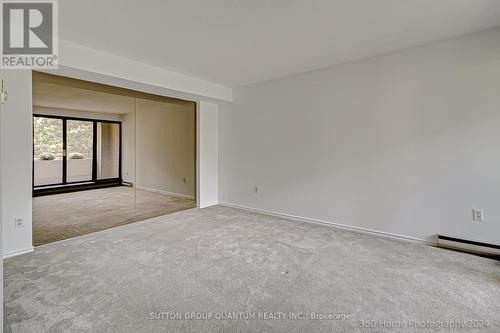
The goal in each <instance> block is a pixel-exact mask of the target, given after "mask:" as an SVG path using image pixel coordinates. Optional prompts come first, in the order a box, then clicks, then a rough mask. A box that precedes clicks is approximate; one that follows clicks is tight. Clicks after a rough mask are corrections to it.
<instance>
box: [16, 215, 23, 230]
mask: <svg viewBox="0 0 500 333" xmlns="http://www.w3.org/2000/svg"><path fill="white" fill-rule="evenodd" d="M14 225H15V227H16V228H22V227H24V219H23V218H22V217H16V218H15V219H14Z"/></svg>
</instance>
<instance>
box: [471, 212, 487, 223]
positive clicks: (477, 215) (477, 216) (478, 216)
mask: <svg viewBox="0 0 500 333" xmlns="http://www.w3.org/2000/svg"><path fill="white" fill-rule="evenodd" d="M472 220H473V221H476V222H482V221H484V212H483V210H482V209H473V210H472Z"/></svg>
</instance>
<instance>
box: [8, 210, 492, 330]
mask: <svg viewBox="0 0 500 333" xmlns="http://www.w3.org/2000/svg"><path fill="white" fill-rule="evenodd" d="M167 313H172V316H173V317H174V318H171V317H170V314H167ZM186 313H188V314H187V315H186ZM190 313H193V315H200V316H211V318H209V319H202V318H201V319H190V318H189V317H190V316H192V315H191V314H190ZM228 313H231V316H230V317H229V315H228ZM311 313H325V314H326V316H327V318H323V319H321V320H319V319H311ZM292 316H295V318H292ZM157 318H159V319H157ZM371 320H372V321H371ZM366 321H367V322H366ZM4 322H5V327H4V329H5V332H351V331H352V332H374V331H376V332H414V331H415V332H426V331H429V332H436V330H435V329H432V328H429V327H431V326H435V325H442V326H446V325H455V327H454V328H452V329H445V331H448V332H455V331H457V332H462V331H474V332H483V331H484V332H500V264H499V262H498V261H495V260H491V259H486V258H481V257H476V256H472V255H468V254H463V253H458V252H453V251H448V250H443V249H436V248H433V247H430V246H425V245H419V244H412V243H407V242H403V241H398V240H391V239H385V238H381V237H375V236H371V235H366V234H359V233H354V232H348V231H342V230H338V229H335V228H332V227H328V226H322V225H315V224H307V223H301V222H294V221H287V220H284V219H279V218H273V217H269V216H265V215H260V214H253V213H249V212H245V211H240V210H236V209H231V208H226V207H220V206H218V207H212V208H208V209H202V210H199V209H191V210H187V211H183V212H178V213H174V214H171V215H169V216H167V217H161V218H156V219H153V220H149V221H145V222H138V223H134V224H130V225H126V226H121V227H117V228H113V229H108V230H105V231H101V232H97V233H94V234H89V235H85V236H81V237H77V238H73V239H70V240H67V241H62V242H59V243H53V244H48V245H44V246H41V247H39V248H37V249H36V250H35V253H33V254H27V255H23V256H19V257H16V258H12V259H8V260H6V261H5V320H4ZM462 323H463V325H465V328H464V329H462V328H457V327H456V325H462ZM366 325H368V326H369V328H365V327H363V326H366ZM482 325H489V327H486V328H482V329H472V327H473V326H482ZM422 327H427V328H423V329H422Z"/></svg>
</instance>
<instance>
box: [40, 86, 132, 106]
mask: <svg viewBox="0 0 500 333" xmlns="http://www.w3.org/2000/svg"><path fill="white" fill-rule="evenodd" d="M33 106H37V107H46V108H54V109H66V110H79V111H88V112H104V113H116V114H127V113H132V112H134V106H135V98H134V97H129V96H122V95H115V94H108V93H104V92H100V91H95V90H88V89H82V88H76V87H68V86H63V85H60V84H56V83H48V82H40V81H36V80H33Z"/></svg>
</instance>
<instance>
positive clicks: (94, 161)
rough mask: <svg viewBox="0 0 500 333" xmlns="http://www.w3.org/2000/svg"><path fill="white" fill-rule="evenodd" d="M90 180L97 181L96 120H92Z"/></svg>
mask: <svg viewBox="0 0 500 333" xmlns="http://www.w3.org/2000/svg"><path fill="white" fill-rule="evenodd" d="M92 181H94V182H95V181H97V121H95V120H94V121H93V129H92Z"/></svg>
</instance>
